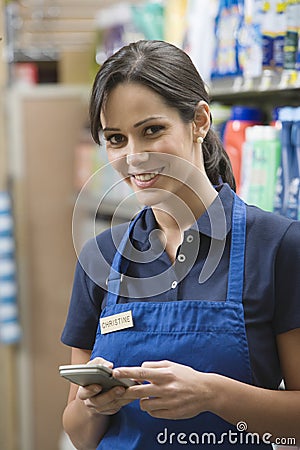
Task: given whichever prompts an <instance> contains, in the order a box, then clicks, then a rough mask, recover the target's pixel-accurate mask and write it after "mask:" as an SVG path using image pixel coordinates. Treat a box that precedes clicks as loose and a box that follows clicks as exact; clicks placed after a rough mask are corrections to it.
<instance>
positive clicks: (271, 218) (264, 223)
mask: <svg viewBox="0 0 300 450" xmlns="http://www.w3.org/2000/svg"><path fill="white" fill-rule="evenodd" d="M246 209H247V234H248V236H249V237H250V238H252V239H256V240H258V241H262V242H268V241H270V242H273V243H277V245H278V246H280V245H281V242H282V240H285V239H286V238H287V239H296V237H297V235H298V239H299V231H300V222H297V221H294V220H291V219H288V218H286V217H283V216H280V215H278V214H274V213H272V212H268V211H264V210H262V209H260V208H257V207H256V206H249V205H246ZM286 234H287V236H286Z"/></svg>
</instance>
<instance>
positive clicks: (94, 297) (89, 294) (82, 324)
mask: <svg viewBox="0 0 300 450" xmlns="http://www.w3.org/2000/svg"><path fill="white" fill-rule="evenodd" d="M103 295H104V292H103V290H102V289H101V288H100V287H99V286H98V285H97V284H96V283H94V282H93V281H92V280H91V279H90V278H89V277H88V275H87V274H86V272H85V271H84V269H83V267H82V265H81V263H80V261H78V262H77V265H76V270H75V276H74V282H73V289H72V295H71V300H70V305H69V311H68V315H67V320H66V323H65V327H64V329H63V333H62V336H61V340H62V342H63V343H64V344H66V345H69V346H71V347H77V348H82V349H86V350H92V348H93V345H94V340H95V335H96V331H97V326H98V321H99V315H100V310H101V303H102V299H103Z"/></svg>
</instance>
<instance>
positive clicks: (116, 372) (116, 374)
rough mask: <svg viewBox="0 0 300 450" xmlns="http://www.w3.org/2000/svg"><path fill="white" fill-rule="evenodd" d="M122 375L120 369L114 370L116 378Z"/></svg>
mask: <svg viewBox="0 0 300 450" xmlns="http://www.w3.org/2000/svg"><path fill="white" fill-rule="evenodd" d="M120 375H121V374H120V371H119V370H118V369H115V370H114V376H115V377H119V376H120Z"/></svg>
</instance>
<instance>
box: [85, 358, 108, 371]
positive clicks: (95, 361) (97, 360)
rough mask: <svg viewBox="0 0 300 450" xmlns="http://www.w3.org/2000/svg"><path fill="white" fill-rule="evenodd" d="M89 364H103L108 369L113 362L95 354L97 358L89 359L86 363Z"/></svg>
mask: <svg viewBox="0 0 300 450" xmlns="http://www.w3.org/2000/svg"><path fill="white" fill-rule="evenodd" d="M91 364H102V365H103V366H106V367H109V368H110V369H112V368H113V366H114V365H113V363H112V362H111V361H108V360H107V359H104V358H101V357H99V356H97V358H94V359H91V360H90V361H89V362H88V363H87V365H91Z"/></svg>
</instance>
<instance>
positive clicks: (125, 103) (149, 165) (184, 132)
mask: <svg viewBox="0 0 300 450" xmlns="http://www.w3.org/2000/svg"><path fill="white" fill-rule="evenodd" d="M101 124H102V128H103V135H104V138H105V140H106V149H107V154H108V159H109V161H110V162H111V164H112V165H113V166H114V168H115V169H116V170H117V171H118V172H119V173H120V174H121V176H122V177H124V178H125V179H126V182H127V183H128V184H129V185H130V186H131V187H132V189H133V190H134V191H135V192H136V194H137V197H138V200H139V201H140V202H141V203H143V204H146V205H154V204H156V203H160V202H161V201H162V197H164V196H165V195H167V196H168V194H169V193H173V194H175V195H176V196H179V197H180V198H181V199H182V200H185V198H184V197H186V195H187V192H186V191H187V187H186V185H187V184H189V180H192V179H193V178H195V174H196V173H197V172H199V169H200V171H203V170H204V169H203V161H202V153H201V150H200V148H199V145H198V144H197V143H195V124H194V123H193V122H191V123H185V122H183V120H182V119H181V117H180V115H179V112H178V111H177V110H176V109H175V108H171V107H169V106H168V105H166V103H165V102H164V100H163V98H162V97H161V96H160V95H158V94H157V93H156V92H154V91H153V90H151V89H149V88H148V87H145V86H143V85H140V84H137V83H121V84H118V85H117V86H116V87H115V88H114V89H113V90H112V91H111V93H110V94H109V96H108V99H107V101H106V102H105V106H104V108H103V110H102V112H101ZM197 175H198V177H199V173H198V174H197ZM158 190H159V191H158Z"/></svg>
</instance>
